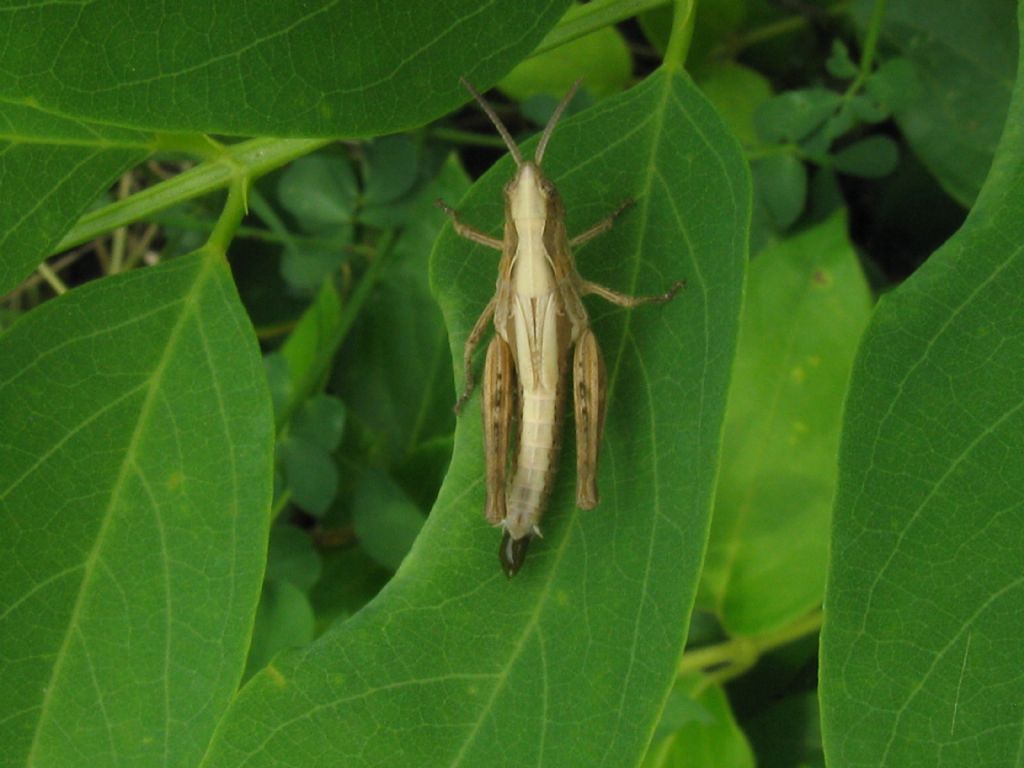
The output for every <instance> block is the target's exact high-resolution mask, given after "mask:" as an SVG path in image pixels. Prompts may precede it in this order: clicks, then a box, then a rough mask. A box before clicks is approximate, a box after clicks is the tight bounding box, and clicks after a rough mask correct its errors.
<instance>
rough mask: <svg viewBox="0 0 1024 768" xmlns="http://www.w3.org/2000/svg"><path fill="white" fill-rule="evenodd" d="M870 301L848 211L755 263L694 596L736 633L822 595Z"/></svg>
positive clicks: (797, 610) (778, 621)
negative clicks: (843, 414) (842, 442)
mask: <svg viewBox="0 0 1024 768" xmlns="http://www.w3.org/2000/svg"><path fill="white" fill-rule="evenodd" d="M870 308H871V299H870V295H869V293H868V288H867V284H866V283H865V280H864V276H863V274H861V270H860V266H859V264H858V262H857V255H856V254H855V253H854V251H853V247H852V246H851V245H850V242H849V240H848V239H847V236H846V217H845V215H843V214H841V213H840V214H838V215H834V216H832V218H831V219H829V220H828V221H826V222H825V223H823V224H820V225H819V226H817V227H815V228H814V229H811V230H809V231H807V232H805V233H803V234H800V235H798V236H796V237H793V238H790V239H788V240H784V241H782V242H781V243H778V244H777V245H775V246H773V247H771V248H769V249H768V250H766V251H765V252H764V253H762V254H761V255H759V256H758V257H757V258H756V259H755V260H754V261H753V263H752V264H751V269H750V275H749V278H748V280H747V297H746V303H745V305H744V309H743V321H742V324H741V331H740V341H739V347H738V349H737V351H736V363H735V373H734V378H733V383H732V388H731V390H730V392H729V405H728V408H727V410H726V418H725V432H724V437H723V443H722V469H721V474H720V475H719V480H718V493H717V494H716V496H715V514H714V517H713V518H712V523H711V540H710V542H709V544H708V552H707V555H706V556H705V559H704V573H703V575H702V579H701V593H700V598H699V601H698V603H699V605H700V606H701V607H703V608H706V609H708V610H712V611H714V612H715V613H716V614H717V615H718V616H719V619H720V620H721V622H722V624H723V626H724V627H725V628H726V629H727V630H728V631H729V633H730V634H734V635H735V634H739V635H755V634H759V633H764V632H767V631H770V630H772V629H777V628H779V627H780V626H783V625H785V624H787V623H789V622H791V621H793V620H795V619H797V618H799V617H800V616H802V615H803V614H805V613H807V612H808V611H809V610H811V609H812V608H813V607H814V606H815V605H817V604H819V603H820V602H821V598H822V595H823V593H824V589H825V564H826V556H827V550H828V526H829V511H830V507H831V503H832V493H833V490H834V487H835V476H836V451H837V449H838V445H839V422H840V410H841V408H842V402H843V394H844V392H845V389H846V381H847V378H848V377H849V373H850V367H851V366H852V365H853V355H854V350H855V349H856V347H857V341H858V340H859V338H860V334H861V333H862V331H863V330H864V326H865V325H866V324H867V319H868V314H869V312H870Z"/></svg>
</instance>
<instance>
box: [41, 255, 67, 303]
mask: <svg viewBox="0 0 1024 768" xmlns="http://www.w3.org/2000/svg"><path fill="white" fill-rule="evenodd" d="M36 271H37V272H38V273H39V276H40V277H42V278H43V280H45V281H46V282H47V283H49V285H50V287H51V288H53V292H54V293H56V294H57V295H58V296H60V295H61V294H62V293H67V292H68V287H67V286H66V285H64V281H63V280H61V279H60V278H59V277H57V273H56V272H54V271H53V270H52V269H51V268H50V265H49V264H47V263H46V262H45V261H42V262H40V263H39V266H38V267H36Z"/></svg>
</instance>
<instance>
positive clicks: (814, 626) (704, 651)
mask: <svg viewBox="0 0 1024 768" xmlns="http://www.w3.org/2000/svg"><path fill="white" fill-rule="evenodd" d="M821 621H822V613H821V611H820V610H818V611H814V612H812V613H809V614H807V615H806V616H803V617H802V618H800V619H797V620H796V621H794V622H793V623H792V624H789V625H787V626H785V627H782V628H780V629H777V630H774V631H772V632H766V633H765V634H763V635H755V636H753V637H734V638H733V639H731V640H727V641H725V642H724V643H719V644H718V645H709V646H706V647H704V648H697V649H695V650H693V651H687V652H686V653H685V654H683V659H682V661H681V662H680V663H679V670H678V671H679V674H680V675H683V674H688V673H691V672H699V671H703V670H707V669H709V668H712V667H718V666H721V665H726V670H729V671H735V670H737V669H739V670H741V671H742V670H746V669H749V668H750V667H751V666H753V665H754V664H755V663H756V662H757V660H758V659H759V658H760V657H761V656H762V655H763V654H765V653H766V652H767V651H771V650H774V649H775V648H779V647H781V646H783V645H786V644H788V643H791V642H793V641H794V640H797V639H799V638H801V637H803V636H804V635H809V634H811V633H812V632H817V631H818V629H820V628H821ZM726 670H723V671H726ZM715 674H716V673H711V675H709V676H710V677H712V678H714V677H715ZM733 676H735V675H730V676H729V677H733ZM726 679H728V678H726ZM716 681H717V680H713V682H716Z"/></svg>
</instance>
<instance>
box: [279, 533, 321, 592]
mask: <svg viewBox="0 0 1024 768" xmlns="http://www.w3.org/2000/svg"><path fill="white" fill-rule="evenodd" d="M320 574H321V563H320V555H319V554H318V553H317V551H316V550H315V549H314V548H313V540H312V539H311V538H310V535H309V534H308V533H307V532H306V531H301V530H299V529H298V528H296V527H295V526H294V525H290V524H288V523H283V522H278V523H277V524H276V525H275V526H274V527H273V528H271V530H270V547H269V548H268V550H267V573H266V580H267V581H288V582H291V583H292V584H294V585H295V586H296V587H298V588H299V589H301V590H309V589H310V588H312V586H313V585H314V584H316V583H317V581H318V580H319V579H320Z"/></svg>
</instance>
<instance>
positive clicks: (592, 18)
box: [530, 0, 671, 57]
mask: <svg viewBox="0 0 1024 768" xmlns="http://www.w3.org/2000/svg"><path fill="white" fill-rule="evenodd" d="M669 2H671V0H594V1H593V2H591V3H587V4H586V5H582V6H573V7H572V8H571V9H570V10H569V12H568V13H566V14H565V16H563V17H562V20H561V21H559V22H558V24H556V25H555V28H554V29H552V30H551V31H550V32H548V34H547V37H545V38H544V39H543V40H541V42H540V45H538V46H537V47H536V48H535V49H534V51H533V53H531V54H530V56H531V57H533V56H539V55H540V54H542V53H547V52H548V51H550V50H554V49H555V48H558V47H559V46H562V45H565V44H566V43H569V42H572V41H573V40H576V39H578V38H581V37H583V36H584V35H589V34H590V33H591V32H596V31H597V30H599V29H601V28H603V27H608V26H611V25H612V24H617V23H618V22H620V21H623V20H625V19H630V18H632V17H634V16H636V15H638V14H640V13H643V12H644V11H649V10H651V9H652V8H657V7H659V6H662V5H667V4H668V3H669Z"/></svg>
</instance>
